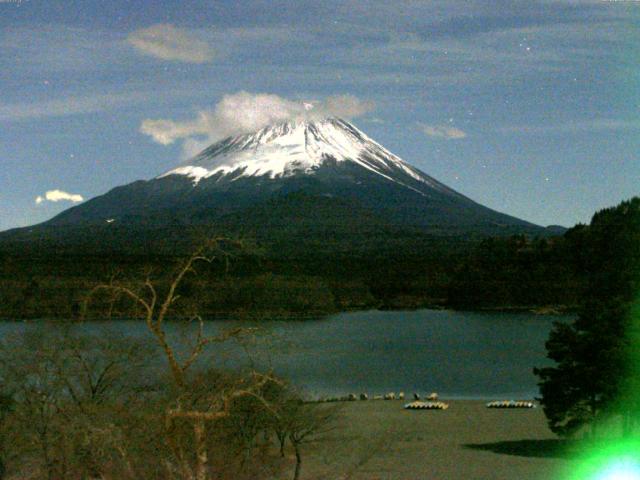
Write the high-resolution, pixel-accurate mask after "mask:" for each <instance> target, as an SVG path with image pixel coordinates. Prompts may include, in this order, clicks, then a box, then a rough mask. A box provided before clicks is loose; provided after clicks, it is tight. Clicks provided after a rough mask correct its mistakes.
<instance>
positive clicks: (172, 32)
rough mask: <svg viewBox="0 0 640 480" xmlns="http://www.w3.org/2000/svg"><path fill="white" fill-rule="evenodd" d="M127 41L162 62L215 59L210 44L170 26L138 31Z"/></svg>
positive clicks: (156, 26)
mask: <svg viewBox="0 0 640 480" xmlns="http://www.w3.org/2000/svg"><path fill="white" fill-rule="evenodd" d="M127 41H128V42H129V43H130V44H131V45H133V46H134V47H135V48H136V49H138V51H140V52H141V53H143V54H145V55H150V56H152V57H156V58H160V59H162V60H176V61H180V62H187V63H207V62H210V61H211V60H212V59H213V57H214V50H213V48H212V47H211V45H209V43H208V42H206V41H204V40H201V39H199V38H197V37H196V36H195V35H194V34H193V33H191V32H188V31H186V30H183V29H180V28H177V27H174V26H173V25H170V24H157V25H152V26H150V27H148V28H143V29H140V30H136V31H134V32H132V33H131V34H130V35H129V36H128V38H127Z"/></svg>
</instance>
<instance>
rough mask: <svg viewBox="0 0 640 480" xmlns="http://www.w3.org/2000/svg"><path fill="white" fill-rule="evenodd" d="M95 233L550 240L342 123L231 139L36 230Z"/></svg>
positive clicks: (313, 123) (288, 126) (300, 124)
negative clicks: (398, 233)
mask: <svg viewBox="0 0 640 480" xmlns="http://www.w3.org/2000/svg"><path fill="white" fill-rule="evenodd" d="M89 226H91V227H98V229H99V230H105V229H107V230H108V229H114V228H123V229H125V230H126V229H127V228H128V229H134V230H139V229H141V228H142V229H145V228H156V229H157V228H160V227H161V228H165V227H166V228H173V227H174V226H178V227H179V228H183V227H187V226H189V227H191V226H214V227H219V228H223V229H226V230H229V229H231V230H234V231H243V232H246V231H251V232H252V233H255V232H262V234H263V236H264V237H268V236H270V235H273V234H275V235H286V234H285V233H282V232H283V231H287V232H290V231H292V229H293V230H296V231H295V233H294V235H296V236H298V237H305V236H311V235H316V237H317V236H318V234H321V235H331V234H332V232H340V231H343V232H344V231H352V230H354V229H360V231H361V232H362V231H364V230H366V231H367V232H376V231H382V230H386V231H389V229H391V230H394V229H403V230H404V231H407V230H410V231H419V232H422V233H428V234H437V235H441V234H442V235H450V234H455V235H468V234H471V235H478V234H479V235H504V234H512V233H530V234H542V233H543V232H544V229H543V228H542V227H539V226H536V225H533V224H531V223H528V222H526V221H524V220H520V219H517V218H515V217H512V216H509V215H506V214H504V213H500V212H497V211H494V210H491V209H489V208H487V207H484V206H482V205H480V204H478V203H476V202H474V201H473V200H471V199H469V198H467V197H465V196H464V195H462V194H460V193H458V192H456V191H455V190H453V189H451V188H449V187H448V186H446V185H444V184H442V183H440V182H439V181H437V180H435V179H434V178H432V177H430V176H429V175H427V174H426V173H424V172H422V171H420V170H419V169H417V168H415V167H413V166H411V165H409V164H408V163H406V162H405V161H403V160H402V159H400V158H399V157H397V156H396V155H394V154H393V153H391V152H390V151H388V150H387V149H385V148H384V147H383V146H381V145H380V144H378V143H376V142H375V141H374V140H372V139H371V138H369V137H368V136H367V135H365V134H364V133H363V132H361V131H360V130H359V129H358V128H356V127H355V126H354V125H353V124H351V123H349V122H348V121H345V120H342V119H339V118H324V119H317V120H308V119H307V120H298V121H290V122H285V123H280V124H275V125H270V126H267V127H265V128H262V129H261V130H258V131H256V132H254V133H250V134H242V135H238V136H232V137H228V138H225V139H223V140H221V141H219V142H217V143H214V144H213V145H211V146H209V147H208V148H206V149H205V150H203V151H202V152H201V153H199V154H198V155H196V156H195V157H193V158H192V159H190V160H189V161H187V162H185V163H184V164H183V165H181V166H179V167H177V168H174V169H172V170H170V171H168V172H165V173H163V174H162V175H159V176H157V177H155V178H153V179H150V180H140V181H136V182H133V183H131V184H128V185H124V186H120V187H117V188H114V189H112V190H111V191H109V192H108V193H106V194H104V195H101V196H98V197H96V198H93V199H91V200H89V201H87V202H85V203H83V204H80V205H78V206H75V207H72V208H70V209H68V210H66V211H64V212H62V213H60V214H59V215H57V216H56V217H54V218H52V219H51V220H49V221H47V222H45V223H44V224H41V225H40V226H37V227H31V229H36V228H38V227H45V228H47V229H48V230H49V231H52V230H55V231H56V232H58V233H57V236H61V235H62V234H61V233H59V232H63V231H64V228H63V227H75V228H80V227H89ZM179 228H178V230H179ZM363 229H364V230H363ZM32 231H35V230H32ZM316 240H319V239H318V238H316Z"/></svg>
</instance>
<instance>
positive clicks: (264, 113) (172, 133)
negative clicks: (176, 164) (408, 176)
mask: <svg viewBox="0 0 640 480" xmlns="http://www.w3.org/2000/svg"><path fill="white" fill-rule="evenodd" d="M372 109H373V103H372V102H368V101H364V100H361V99H359V98H357V97H355V96H353V95H336V96H330V97H327V98H325V99H324V100H321V101H314V100H309V101H296V100H289V99H286V98H283V97H280V96H278V95H273V94H254V93H249V92H238V93H234V94H230V95H225V96H224V97H222V99H221V100H220V102H219V103H218V104H217V105H216V106H215V107H214V108H213V109H211V110H201V111H199V112H198V114H197V116H196V118H195V119H193V120H187V121H174V120H167V119H147V120H144V121H143V122H142V124H141V126H140V131H141V132H142V133H144V134H145V135H149V136H150V137H151V138H152V139H153V140H154V141H155V142H157V143H160V144H162V145H169V144H171V143H174V142H175V141H176V140H180V139H186V141H185V144H184V147H185V155H190V154H192V153H195V152H194V150H196V149H199V148H201V147H202V146H205V145H206V144H207V143H212V142H214V141H216V140H219V139H221V138H224V137H226V136H229V135H236V134H240V133H244V132H252V131H256V130H259V129H260V128H262V127H264V126H266V125H270V124H272V123H277V122H285V121H289V120H297V119H300V120H301V119H315V118H324V117H328V116H336V117H344V118H355V117H359V116H361V115H364V114H365V113H367V112H369V111H371V110H372ZM193 137H206V138H205V139H201V140H198V139H195V138H193Z"/></svg>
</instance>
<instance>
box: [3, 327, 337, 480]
mask: <svg viewBox="0 0 640 480" xmlns="http://www.w3.org/2000/svg"><path fill="white" fill-rule="evenodd" d="M211 358H212V357H207V359H206V360H205V357H204V356H203V357H202V360H203V362H201V364H199V365H198V366H197V368H194V369H193V371H191V372H189V374H188V375H186V376H185V384H184V385H181V386H177V385H175V382H173V380H172V377H171V375H169V374H168V373H167V372H166V367H165V362H164V358H163V357H162V355H161V352H159V351H158V349H157V348H154V347H153V344H152V343H151V342H149V339H148V338H147V337H135V336H133V335H132V336H122V335H116V334H113V333H107V332H106V331H104V330H102V329H100V328H99V327H98V326H97V325H96V324H91V325H86V324H80V325H76V326H74V327H69V326H66V327H65V326H64V325H60V324H54V325H51V324H48V325H44V324H40V325H39V326H38V327H36V328H31V329H28V330H26V331H23V332H22V333H19V334H14V335H9V336H7V337H5V338H4V339H3V341H2V344H1V346H0V380H1V381H2V395H0V429H1V432H2V436H1V437H0V438H1V443H0V459H1V468H0V478H20V479H26V478H34V479H35V478H38V479H39V478H45V479H50V480H52V479H89V478H102V479H198V480H200V479H209V478H220V479H226V478H233V479H243V478H247V479H249V478H251V479H260V478H275V477H276V476H277V477H278V478H282V477H283V475H284V476H289V475H291V477H293V475H294V473H295V471H296V470H299V466H298V467H297V468H296V460H295V458H296V454H300V455H301V449H300V445H301V443H302V441H298V439H299V437H300V435H301V432H302V433H304V432H308V433H307V434H305V435H303V438H302V440H307V439H308V438H309V436H310V435H316V434H317V433H319V432H320V431H322V430H323V429H324V428H326V426H327V425H328V422H329V417H330V416H331V413H332V412H330V411H328V410H326V409H324V410H322V407H318V406H317V405H315V404H307V403H303V402H302V401H301V399H300V397H299V396H298V395H296V394H295V393H294V392H293V391H292V390H291V389H290V388H289V386H288V385H286V383H284V382H283V381H281V380H280V379H277V378H275V377H272V376H270V375H268V374H258V373H256V372H245V373H241V372H235V373H228V372H221V371H218V370H215V369H213V368H207V363H209V364H210V363H211ZM319 408H320V409H319Z"/></svg>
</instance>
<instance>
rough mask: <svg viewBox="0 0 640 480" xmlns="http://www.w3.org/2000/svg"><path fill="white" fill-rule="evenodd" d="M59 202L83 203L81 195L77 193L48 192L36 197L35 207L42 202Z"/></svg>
mask: <svg viewBox="0 0 640 480" xmlns="http://www.w3.org/2000/svg"><path fill="white" fill-rule="evenodd" d="M45 201H46V202H61V201H68V202H73V203H78V202H82V201H84V198H83V197H82V195H79V194H77V193H68V192H65V191H63V190H58V189H56V190H49V191H47V192H46V193H45V194H44V195H38V196H37V197H36V200H35V202H36V205H40V204H41V203H43V202H45Z"/></svg>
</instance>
